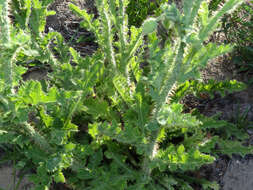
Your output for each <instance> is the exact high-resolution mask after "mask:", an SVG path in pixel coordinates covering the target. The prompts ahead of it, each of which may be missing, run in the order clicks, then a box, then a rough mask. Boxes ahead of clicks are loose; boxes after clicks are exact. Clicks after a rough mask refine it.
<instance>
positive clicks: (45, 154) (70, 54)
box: [0, 0, 251, 190]
mask: <svg viewBox="0 0 253 190" xmlns="http://www.w3.org/2000/svg"><path fill="white" fill-rule="evenodd" d="M22 2H23V1H22ZM26 2H27V3H28V1H26ZM29 2H30V3H31V2H32V3H31V4H30V5H29V6H28V5H27V6H26V7H27V11H28V13H27V16H28V17H29V18H25V21H24V20H21V21H22V22H21V21H18V22H19V24H17V25H16V28H15V27H14V26H13V25H12V24H11V23H10V22H8V23H5V22H6V20H5V19H4V18H5V17H6V16H7V14H8V11H7V10H8V7H7V6H8V3H7V4H6V3H5V1H0V3H1V4H0V7H1V19H0V21H1V27H7V26H6V24H8V27H7V28H9V31H10V32H7V30H4V31H5V33H6V34H4V35H5V37H3V38H1V44H0V45H1V46H0V47H1V51H2V50H3V49H4V50H7V48H8V51H5V52H7V53H6V55H5V54H4V56H5V57H4V58H2V57H1V59H0V61H1V62H0V66H1V67H3V68H5V67H6V68H5V70H7V72H9V73H10V72H11V73H13V75H6V74H5V72H3V71H1V72H0V76H1V78H0V85H1V86H0V95H1V96H0V106H1V107H0V118H1V119H0V129H1V131H0V135H1V140H0V142H1V143H4V144H14V145H15V146H17V150H18V155H19V158H20V160H18V161H19V163H20V164H19V165H21V163H22V164H23V165H24V167H33V168H34V170H36V173H35V174H33V175H31V180H32V181H33V183H34V184H35V189H41V190H42V189H43V190H45V189H48V188H49V187H50V184H52V182H53V181H54V182H56V183H58V182H64V183H66V184H67V185H68V186H69V187H71V188H73V189H84V188H85V189H92V190H94V189H103V190H106V189H108V190H109V189H110V190H111V189H122V190H123V189H124V190H125V189H129V190H131V189H138V190H141V189H143V190H144V189H145V190H148V189H161V190H162V189H174V188H180V189H192V187H191V183H193V182H199V181H198V180H197V179H194V178H190V177H189V176H187V175H186V172H187V171H194V170H196V169H199V168H200V167H201V166H202V165H203V164H207V163H211V162H213V161H214V160H215V156H216V155H217V154H219V153H228V154H229V155H231V154H232V153H233V151H235V152H236V153H237V151H238V148H239V150H240V153H241V154H242V155H244V154H246V153H248V152H250V151H251V148H250V147H243V146H242V145H241V141H240V140H243V139H244V138H239V137H238V138H237V139H238V141H235V143H234V142H233V141H230V140H229V138H230V137H231V135H234V134H235V133H233V134H232V132H231V131H233V132H234V131H236V130H235V129H234V128H235V126H231V127H230V129H231V131H225V133H226V134H227V135H224V136H218V135H217V134H216V133H214V134H213V136H211V137H209V136H208V138H207V135H206V134H207V132H211V131H215V130H216V131H218V130H221V131H222V129H223V128H224V126H227V123H226V122H222V121H221V122H218V121H215V120H214V119H213V118H209V119H208V118H205V117H203V116H201V115H198V114H195V115H192V114H190V113H183V105H181V104H180V103H179V99H180V98H182V97H183V96H184V95H185V94H186V93H187V90H184V88H182V87H184V86H186V88H188V87H189V86H190V85H189V82H188V81H189V80H194V79H195V80H199V79H200V72H199V70H200V69H201V68H203V67H205V65H206V64H207V62H208V60H210V59H212V58H215V57H217V56H219V55H222V54H224V53H226V52H229V51H230V50H231V49H232V47H231V46H229V45H216V44H215V43H206V42H205V41H206V40H207V39H208V36H209V35H210V34H211V33H212V32H213V31H214V30H215V28H216V27H217V26H218V22H219V20H220V18H221V17H222V15H224V14H225V13H227V12H228V11H231V10H233V9H234V8H236V6H238V5H239V4H240V3H241V1H240V0H228V1H226V3H225V4H224V6H223V7H222V8H221V9H219V10H218V11H217V12H215V13H213V14H209V11H208V4H207V2H206V1H204V0H185V1H184V3H183V9H182V10H178V9H177V7H176V5H175V4H170V5H163V7H162V9H163V13H162V14H161V15H160V16H159V17H157V18H148V19H147V20H145V21H144V23H143V24H142V26H141V27H140V28H136V27H134V26H132V27H131V28H128V18H127V15H126V13H125V8H126V6H127V3H128V1H127V0H116V1H113V0H96V6H97V9H98V12H99V17H98V18H96V19H95V18H94V16H93V15H91V14H88V13H87V12H86V11H85V10H81V9H79V8H78V7H77V6H75V5H74V4H70V9H71V10H73V11H74V12H75V13H76V14H78V15H79V16H80V17H82V18H83V21H82V22H81V26H82V27H84V28H86V29H88V30H90V31H91V32H93V33H94V35H95V37H96V41H97V43H98V44H99V48H98V50H97V52H95V53H94V54H93V55H91V56H87V57H81V56H80V54H79V53H78V52H77V51H76V50H75V49H74V48H72V47H70V48H69V47H68V46H67V45H66V44H65V43H64V41H63V38H62V36H61V35H60V34H59V33H56V32H50V33H48V34H45V33H44V32H43V27H44V24H43V23H44V20H43V19H45V16H46V15H48V14H49V13H47V12H46V7H47V6H48V5H49V1H45V2H46V3H45V4H44V3H42V2H40V1H37V0H32V1H29ZM43 2H44V1H43ZM23 3H24V2H23ZM30 6H31V7H34V8H35V9H36V8H37V9H39V10H40V11H39V13H40V14H41V16H39V17H37V16H36V14H35V13H34V14H32V13H30V12H29V10H30V8H29V7H30ZM15 9H18V8H17V7H16V8H15ZM28 9H29V10H28ZM24 10H26V9H24ZM32 10H33V9H32ZM34 20H35V21H36V22H35V23H37V24H36V26H38V28H37V29H36V27H33V26H31V27H30V24H24V25H22V23H29V22H33V21H34ZM39 23H40V24H39ZM31 24H32V23H31ZM159 24H162V25H163V27H164V28H166V29H167V30H168V31H170V34H171V35H170V36H168V38H167V40H166V41H165V42H164V45H163V47H162V46H161V45H160V44H161V43H160V40H159V37H158V36H159V35H158V34H157V30H156V29H157V26H158V25H159ZM21 26H23V27H21ZM34 26H35V25H34ZM14 28H15V29H14ZM1 31H2V28H1ZM17 33H18V34H19V35H18V36H19V37H18V38H15V39H14V37H13V36H14V35H16V34H17ZM144 36H147V40H146V42H145V43H144ZM17 40H18V43H16V42H17ZM20 41H21V42H22V43H21V42H20ZM51 41H54V43H55V47H54V52H56V53H57V54H58V55H59V56H58V57H59V58H57V59H56V58H55V56H54V53H53V51H52V49H50V48H49V44H50V42H51ZM7 42H8V43H7ZM9 44H10V45H9ZM41 47H42V48H41ZM146 49H147V50H148V53H147V54H148V56H147V57H145V56H144V54H145V51H146ZM14 50H15V51H14ZM13 52H14V53H13ZM17 55H18V56H17ZM23 55H26V56H23ZM20 57H21V58H22V57H23V58H24V57H25V58H33V59H38V60H39V61H40V62H41V63H47V64H49V65H50V67H51V69H52V72H51V73H50V76H49V80H48V81H44V82H43V81H26V82H24V81H22V80H21V75H22V74H23V73H24V72H25V70H26V69H25V68H24V67H21V66H17V62H18V61H20ZM7 60H9V61H7ZM144 61H146V62H147V66H145V68H142V67H143V66H141V63H142V62H144ZM5 63H8V64H5ZM6 65H7V66H6ZM10 76H14V78H13V77H10ZM10 78H11V79H10ZM11 81H12V82H11ZM187 82H188V83H187ZM4 84H8V85H7V86H9V87H8V88H7V91H8V93H6V90H5V89H6V88H5V86H4ZM187 85H188V86H187ZM194 85H195V84H192V86H194ZM226 85H227V86H229V88H230V89H231V90H238V89H242V88H243V87H242V86H243V85H240V84H238V83H236V82H234V83H229V84H224V86H226ZM230 85H231V86H230ZM195 86H198V84H196V85H195ZM199 86H201V84H200V85H199ZM213 86H215V84H213ZM233 87H234V88H233ZM196 88H197V87H196ZM9 89H11V90H9ZM230 89H229V90H230ZM222 90H223V89H222ZM222 90H221V91H222ZM9 92H10V93H9ZM180 93H181V94H180ZM28 113H29V114H33V115H35V118H36V119H35V120H32V119H31V118H30V117H29V114H28ZM210 123H211V124H212V125H210ZM216 124H217V125H216ZM232 128H233V130H232ZM237 131H238V130H237ZM225 133H224V134H225ZM174 137H180V138H181V141H180V142H177V143H174V142H173V138H174ZM236 137H237V136H236ZM13 139H15V140H13ZM34 142H35V143H34ZM216 143H217V144H218V145H219V146H220V147H221V149H218V150H216V149H215V145H216ZM226 143H229V144H230V146H231V147H233V148H228V147H226V146H225V145H226ZM224 147H226V148H224ZM235 147H237V149H236V148H235ZM223 148H224V149H223ZM194 180H195V181H194ZM98 181H99V183H98ZM201 183H202V184H203V187H204V188H206V189H208V188H213V189H215V188H216V189H217V185H216V184H214V183H211V182H208V181H205V180H201Z"/></svg>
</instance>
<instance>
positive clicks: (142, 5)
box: [126, 0, 168, 27]
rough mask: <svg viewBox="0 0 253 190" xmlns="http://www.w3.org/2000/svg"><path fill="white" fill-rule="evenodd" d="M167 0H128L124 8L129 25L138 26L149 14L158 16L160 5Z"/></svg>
mask: <svg viewBox="0 0 253 190" xmlns="http://www.w3.org/2000/svg"><path fill="white" fill-rule="evenodd" d="M165 2H168V1H167V0H152V1H149V0H138V1H135V0H129V4H128V6H127V9H126V13H127V15H128V20H129V25H130V26H136V27H139V26H141V24H142V23H143V21H144V20H145V19H146V18H147V17H148V16H149V15H152V14H154V15H156V16H159V15H160V14H161V13H162V11H161V9H160V6H161V5H162V4H163V3H165Z"/></svg>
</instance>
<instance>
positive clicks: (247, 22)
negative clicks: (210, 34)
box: [214, 0, 253, 84]
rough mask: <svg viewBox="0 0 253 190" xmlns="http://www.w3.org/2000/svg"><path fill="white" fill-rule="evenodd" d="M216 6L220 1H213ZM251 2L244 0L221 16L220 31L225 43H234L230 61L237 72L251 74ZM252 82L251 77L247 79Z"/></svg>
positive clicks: (252, 40)
mask: <svg viewBox="0 0 253 190" xmlns="http://www.w3.org/2000/svg"><path fill="white" fill-rule="evenodd" d="M214 2H215V3H214V4H215V6H216V7H218V6H219V5H220V4H221V1H220V0H219V1H214ZM252 15H253V4H252V1H245V2H244V3H243V4H242V5H241V6H240V7H238V9H237V10H236V11H235V12H233V13H232V14H226V15H224V17H223V18H222V27H221V32H223V33H224V34H225V43H234V44H235V49H234V51H233V53H232V55H231V62H232V63H233V64H235V65H236V67H237V69H238V71H239V72H244V73H246V74H247V73H248V74H251V73H252V68H253V59H252V56H253V43H252V42H253V32H252V31H253V24H252V23H253V16H252ZM249 83H250V84H251V83H252V79H251V80H249Z"/></svg>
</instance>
